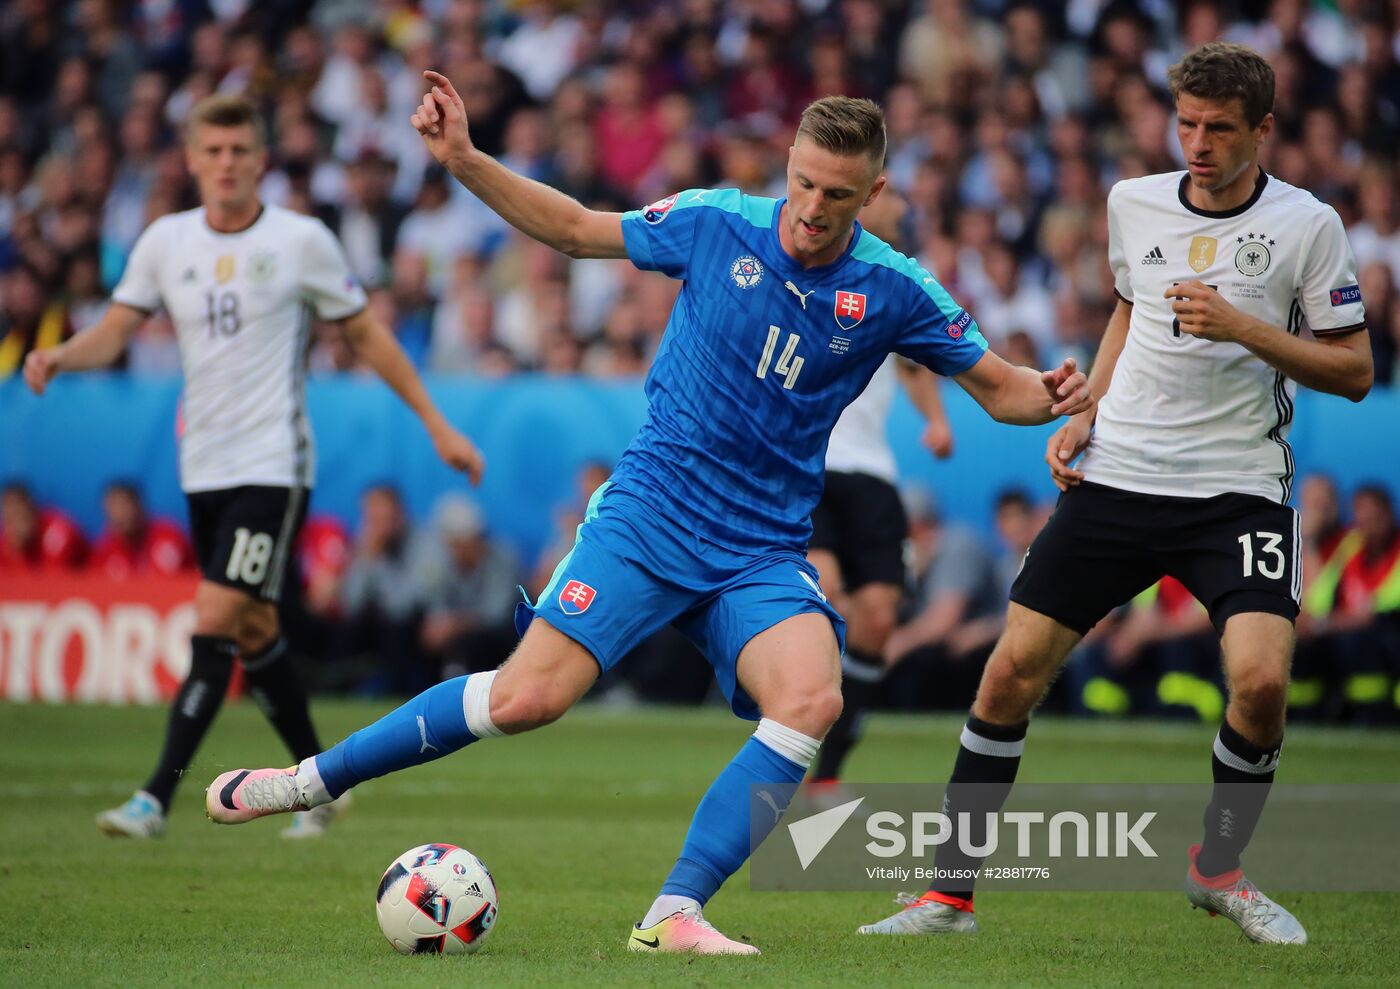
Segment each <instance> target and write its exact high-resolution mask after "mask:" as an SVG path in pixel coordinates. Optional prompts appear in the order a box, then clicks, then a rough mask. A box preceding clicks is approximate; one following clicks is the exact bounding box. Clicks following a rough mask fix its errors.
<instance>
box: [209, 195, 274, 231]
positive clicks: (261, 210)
mask: <svg viewBox="0 0 1400 989" xmlns="http://www.w3.org/2000/svg"><path fill="white" fill-rule="evenodd" d="M266 215H267V204H266V203H258V211H257V212H256V213H254V214H253V219H252V220H250V221H249V223H248V225H247V226H246V227H240V228H239V229H237V230H215V229H214V228H213V227H212V226H210V225H209V211H208V210H206V209H205V208H204V207H203V206H201V207H200V208H199V218H200V220H202V221H203V222H204V229H205V230H208V231H209V232H210V233H211V234H214V235H215V236H216V237H236V236H238V235H239V234H242V233H247V232H248V231H249V230H252V229H253V228H254V227H256V226H257V225H258V221H259V220H261V219H262V218H263V217H264V216H266Z"/></svg>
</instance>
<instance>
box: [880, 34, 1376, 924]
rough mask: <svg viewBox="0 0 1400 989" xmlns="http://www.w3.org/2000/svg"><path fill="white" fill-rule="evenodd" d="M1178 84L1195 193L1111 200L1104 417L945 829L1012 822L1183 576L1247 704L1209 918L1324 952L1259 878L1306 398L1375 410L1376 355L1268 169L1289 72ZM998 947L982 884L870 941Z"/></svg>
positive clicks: (1255, 70)
mask: <svg viewBox="0 0 1400 989" xmlns="http://www.w3.org/2000/svg"><path fill="white" fill-rule="evenodd" d="M1169 83H1170V87H1171V92H1172V96H1173V98H1174V99H1175V101H1176V110H1177V136H1178V137H1179V139H1180V141H1181V149H1182V152H1183V154H1184V155H1185V158H1186V162H1187V170H1186V171H1185V172H1173V173H1170V174H1165V175H1149V176H1146V177H1143V178H1138V179H1129V180H1126V181H1123V182H1119V183H1118V184H1117V185H1116V186H1115V187H1114V188H1113V191H1112V192H1111V193H1110V195H1109V200H1108V222H1109V264H1110V266H1111V267H1112V269H1113V276H1114V282H1115V287H1116V292H1117V295H1118V299H1119V301H1118V306H1117V309H1116V311H1115V312H1114V314H1113V317H1112V319H1111V320H1110V322H1109V324H1108V329H1107V331H1106V332H1105V334H1104V338H1103V342H1102V344H1101V346H1100V348H1099V355H1098V359H1097V361H1096V362H1095V364H1094V367H1093V373H1092V374H1091V376H1090V382H1091V386H1092V390H1093V393H1094V395H1096V396H1101V398H1100V400H1099V402H1098V404H1097V408H1095V409H1091V410H1089V411H1087V412H1084V413H1082V414H1080V415H1077V416H1075V417H1074V418H1073V419H1072V420H1071V421H1070V422H1069V423H1068V424H1067V425H1065V426H1063V427H1062V428H1061V429H1060V430H1058V431H1057V432H1056V433H1055V434H1054V436H1053V437H1052V438H1051V440H1050V443H1049V445H1048V448H1047V450H1046V461H1047V462H1048V463H1049V466H1050V471H1051V474H1052V475H1053V477H1054V480H1055V483H1056V485H1057V486H1058V487H1060V489H1061V490H1062V491H1064V494H1063V496H1062V497H1061V499H1060V503H1059V505H1058V507H1057V508H1056V510H1055V514H1054V516H1053V517H1052V518H1051V520H1050V522H1049V523H1048V524H1047V525H1046V527H1045V529H1044V531H1043V532H1042V533H1041V535H1040V537H1039V538H1038V539H1037V540H1036V542H1035V543H1034V544H1033V545H1032V547H1031V550H1030V553H1029V555H1028V556H1027V559H1026V562H1025V564H1024V566H1023V568H1022V571H1021V574H1020V576H1019V577H1018V578H1017V580H1016V583H1015V586H1014V587H1013V589H1012V595H1011V597H1012V604H1011V606H1010V610H1009V612H1008V615H1007V627H1006V631H1005V633H1004V634H1003V635H1002V638H1001V640H1000V642H998V644H997V646H996V650H995V652H994V653H993V654H992V657H991V659H990V660H989V661H988V663H987V667H986V670H985V671H984V673H983V676H982V683H981V687H980V688H979V690H978V693H977V699H976V701H975V702H974V703H973V706H972V713H971V717H970V718H969V719H968V722H967V726H966V727H965V728H964V729H963V733H962V744H961V746H960V748H959V750H958V757H957V761H956V763H955V764H954V768H953V775H952V780H951V782H950V784H949V791H948V804H947V806H946V807H945V809H946V810H948V811H949V813H950V816H952V815H955V814H961V813H963V812H967V813H968V814H970V815H971V816H970V817H969V818H967V820H969V821H971V822H984V821H985V820H986V818H985V816H984V815H985V814H986V813H988V812H992V811H996V810H998V809H999V807H1000V806H1001V802H1002V800H1004V799H1005V795H1006V794H1007V793H1008V792H1009V791H1010V789H1011V786H1012V783H1013V782H1014V780H1015V777H1016V770H1017V767H1018V764H1019V762H1020V758H1021V751H1022V748H1023V746H1024V744H1025V736H1026V727H1027V723H1028V719H1029V717H1030V714H1031V711H1032V709H1034V707H1035V705H1036V704H1037V703H1038V702H1039V701H1040V699H1041V697H1042V696H1043V695H1044V693H1045V690H1046V688H1047V686H1048V685H1049V683H1050V680H1051V679H1052V677H1053V676H1054V674H1055V672H1056V670H1058V669H1059V667H1060V664H1061V663H1062V662H1063V661H1064V658H1065V657H1066V656H1067V655H1068V653H1069V652H1070V650H1071V649H1072V648H1073V647H1074V645H1075V644H1076V643H1077V642H1078V641H1079V639H1080V638H1081V637H1082V636H1083V635H1084V633H1085V632H1087V631H1088V630H1089V629H1090V628H1092V627H1093V626H1094V624H1096V623H1097V622H1098V621H1099V619H1101V618H1102V617H1103V616H1104V615H1105V614H1107V613H1108V612H1109V611H1110V610H1111V609H1112V608H1114V607H1116V606H1117V605H1120V604H1122V603H1123V602H1125V601H1127V600H1129V599H1130V598H1132V597H1133V596H1134V595H1136V594H1137V593H1138V592H1139V591H1141V590H1143V589H1144V588H1146V587H1148V586H1150V585H1151V584H1153V583H1154V582H1156V581H1157V580H1158V579H1159V578H1160V577H1162V576H1163V575H1165V574H1170V575H1171V576H1174V577H1176V578H1177V579H1178V580H1180V581H1181V582H1182V583H1183V584H1185V585H1186V587H1187V588H1188V589H1189V590H1190V591H1191V592H1192V593H1193V594H1194V595H1195V596H1196V597H1197V599H1199V600H1200V602H1201V603H1202V604H1203V605H1205V607H1206V608H1207V609H1208V610H1209V611H1210V615H1211V619H1212V621H1213V623H1214V625H1215V627H1216V629H1217V631H1218V632H1219V633H1220V640H1221V647H1222V652H1223V655H1224V664H1225V673H1226V677H1227V681H1228V683H1229V688H1230V700H1229V706H1228V708H1227V710H1226V713H1225V721H1224V723H1223V724H1222V725H1221V726H1220V731H1219V734H1218V735H1217V736H1216V738H1215V742H1214V746H1213V752H1212V758H1211V764H1212V770H1213V777H1214V784H1215V786H1214V791H1213V793H1212V797H1211V801H1210V804H1209V806H1208V807H1207V809H1206V813H1205V820H1204V832H1205V834H1204V839H1203V841H1202V843H1201V845H1199V846H1192V847H1191V849H1190V850H1189V853H1188V857H1189V859H1190V864H1189V866H1188V871H1187V879H1186V895H1187V898H1188V900H1189V901H1190V903H1191V904H1192V906H1193V907H1201V908H1203V909H1205V910H1208V911H1210V912H1211V913H1213V914H1221V915H1224V916H1226V917H1229V918H1230V919H1231V920H1233V921H1234V922H1235V923H1236V924H1238V925H1239V927H1240V928H1241V930H1242V931H1243V932H1244V934H1245V936H1246V937H1248V938H1249V939H1250V940H1252V941H1256V942H1263V943H1272V944H1302V943H1305V942H1306V941H1307V934H1306V933H1305V932H1304V930H1303V927H1302V925H1301V924H1300V923H1299V922H1298V921H1297V919H1296V918H1294V917H1293V915H1292V914H1290V913H1289V912H1288V911H1287V910H1285V909H1284V908H1283V907H1282V906H1280V905H1279V904H1277V903H1275V902H1274V901H1273V900H1271V899H1269V898H1268V897H1267V896H1265V895H1264V894H1263V893H1261V892H1260V891H1259V890H1258V889H1257V888H1256V887H1255V886H1254V884H1253V883H1251V882H1250V881H1249V880H1248V879H1247V878H1245V876H1244V873H1243V872H1242V871H1241V868H1240V855H1241V852H1242V851H1243V850H1244V848H1245V846H1246V844H1248V842H1249V839H1250V837H1251V835H1252V834H1253V832H1254V828H1255V825H1256V824H1257V822H1258V820H1259V816H1260V814H1261V812H1262V811H1263V806H1264V801H1265V799H1266V797H1267V795H1268V791H1269V784H1270V783H1271V782H1272V780H1273V777H1274V772H1275V769H1276V768H1277V766H1278V761H1279V750H1280V746H1281V745H1282V742H1283V721H1284V698H1285V694H1286V691H1287V687H1288V669H1289V662H1290V659H1291V657H1292V654H1293V644H1294V631H1293V622H1294V619H1295V618H1296V616H1297V613H1298V591H1299V579H1300V574H1299V561H1298V557H1299V546H1298V542H1299V540H1298V519H1297V514H1296V513H1295V512H1294V511H1293V510H1292V509H1291V508H1289V507H1288V498H1289V494H1290V490H1291V487H1292V482H1293V455H1292V453H1291V451H1290V450H1289V447H1288V440H1287V433H1288V426H1289V422H1290V420H1291V419H1292V416H1293V392H1294V387H1295V382H1296V383H1301V384H1303V385H1306V386H1307V387H1309V388H1312V389H1314V390H1317V391H1322V392H1329V393H1332V394H1336V395H1344V396H1346V397H1347V398H1349V399H1351V400H1352V401H1360V400H1361V399H1362V398H1363V397H1364V396H1365V395H1366V393H1367V391H1369V390H1370V387H1371V380H1372V368H1371V350H1370V344H1369V341H1368V339H1367V334H1366V333H1365V332H1363V331H1364V330H1365V313H1364V311H1363V309H1362V304H1361V291H1360V289H1359V288H1358V287H1357V278H1356V265H1355V261H1354V260H1353V258H1352V253H1351V249H1350V248H1349V246H1348V245H1347V240H1346V234H1345V232H1344V230H1343V227H1342V223H1341V220H1340V219H1339V218H1338V216H1337V214H1336V212H1334V211H1333V210H1332V208H1331V207H1329V206H1327V205H1325V204H1323V203H1320V202H1318V201H1317V200H1316V199H1314V198H1313V196H1312V195H1310V194H1309V193H1307V192H1305V191H1303V190H1302V189H1296V188H1294V187H1292V186H1290V185H1288V184H1286V183H1284V182H1280V181H1279V180H1278V179H1276V178H1274V177H1273V176H1270V175H1268V174H1266V173H1265V172H1264V171H1263V169H1262V168H1261V167H1260V166H1259V152H1260V148H1261V146H1262V145H1263V143H1264V142H1265V140H1266V139H1267V138H1268V136H1269V132H1270V130H1271V128H1272V125H1273V115H1272V113H1271V112H1270V110H1271V108H1272V106H1273V94H1274V77H1273V71H1272V70H1271V69H1270V68H1269V64H1268V62H1266V61H1264V59H1263V58H1261V57H1260V56H1259V55H1258V54H1256V53H1255V52H1253V51H1251V50H1250V49H1248V48H1245V47H1242V46H1240V45H1233V44H1225V43H1220V42H1212V43H1209V44H1206V45H1202V46H1201V47H1199V48H1197V49H1195V50H1193V51H1192V52H1190V53H1189V54H1187V55H1186V56H1185V57H1184V58H1183V59H1182V61H1181V62H1180V63H1178V64H1177V65H1175V66H1173V67H1172V69H1171V72H1170V75H1169ZM1304 323H1306V325H1307V327H1308V328H1309V330H1310V336H1311V339H1309V338H1308V337H1305V336H1303V335H1302V334H1301V332H1300V331H1301V330H1302V327H1303V325H1304ZM1081 453H1083V454H1084V457H1083V460H1082V461H1081V462H1080V464H1079V466H1078V469H1076V468H1074V467H1073V466H1072V464H1073V462H1074V460H1075V458H1076V457H1078V456H1079V455H1080V454H1081ZM1067 577H1068V578H1070V579H1066V578H1067ZM961 784H982V786H981V787H980V788H979V787H964V786H960V785H961ZM973 791H976V792H975V794H974V792H973ZM954 820H955V821H956V820H957V817H954ZM968 831H969V835H961V836H956V837H958V838H960V839H969V847H979V845H980V842H981V840H982V837H983V832H984V831H985V828H984V827H978V826H976V823H974V824H973V826H970V827H969V828H968ZM958 844H959V841H956V840H952V839H950V840H949V841H948V842H947V843H945V844H943V845H942V846H940V847H939V850H938V853H937V856H936V866H937V867H938V868H939V869H940V870H962V869H967V868H975V867H976V866H977V865H978V864H979V863H980V861H981V860H980V859H976V858H971V857H969V856H966V855H964V854H962V852H961V851H960V849H959V848H958ZM958 874H965V875H966V874H971V873H961V872H959V873H958ZM976 929H977V924H976V921H975V920H974V919H973V913H972V883H971V882H969V881H967V880H962V881H948V882H943V881H939V882H936V883H935V885H934V886H933V888H932V889H930V890H929V892H928V893H926V894H924V895H923V896H922V897H919V898H918V899H911V900H910V901H908V903H907V905H906V908H905V909H904V910H903V911H901V912H900V913H897V914H895V915H894V916H892V917H889V918H887V919H885V920H883V921H880V922H878V923H876V924H871V925H867V926H865V927H862V928H861V931H862V933H872V934H903V933H932V932H936V931H972V930H976Z"/></svg>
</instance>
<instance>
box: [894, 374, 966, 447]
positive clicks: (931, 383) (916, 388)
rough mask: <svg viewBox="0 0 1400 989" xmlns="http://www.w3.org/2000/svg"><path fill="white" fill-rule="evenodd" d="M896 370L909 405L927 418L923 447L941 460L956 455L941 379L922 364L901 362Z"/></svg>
mask: <svg viewBox="0 0 1400 989" xmlns="http://www.w3.org/2000/svg"><path fill="white" fill-rule="evenodd" d="M895 367H896V369H897V370H898V372H899V380H900V383H901V384H903V385H904V391H905V392H906V393H907V394H908V395H909V401H911V402H912V403H914V408H916V409H918V410H919V414H920V415H921V416H923V417H924V435H923V443H924V446H925V447H927V448H928V451H929V453H932V454H933V455H934V456H935V457H937V458H938V459H939V460H945V459H947V458H948V457H950V456H952V455H953V429H952V426H950V425H949V423H948V414H947V413H946V412H945V411H944V410H943V396H942V394H940V393H939V390H938V375H936V374H934V373H933V372H932V371H930V370H929V369H928V368H926V367H924V366H923V365H922V364H915V363H914V362H913V361H907V360H904V359H903V358H900V359H899V360H898V361H897V362H896V363H895Z"/></svg>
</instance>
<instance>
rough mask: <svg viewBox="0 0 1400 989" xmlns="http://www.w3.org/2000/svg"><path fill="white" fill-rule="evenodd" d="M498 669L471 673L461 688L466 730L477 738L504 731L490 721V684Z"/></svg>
mask: <svg viewBox="0 0 1400 989" xmlns="http://www.w3.org/2000/svg"><path fill="white" fill-rule="evenodd" d="M498 672H499V671H498V670H492V671H491V672H489V673H473V674H472V675H471V676H469V677H467V685H466V686H465V687H463V688H462V713H463V714H465V715H466V716H467V731H469V732H471V733H472V734H473V735H475V736H476V737H477V738H479V739H480V738H499V737H500V736H502V735H504V734H505V732H503V731H501V729H499V728H497V727H496V725H495V724H494V723H493V722H492V721H491V685H492V684H493V683H495V682H496V674H497V673H498Z"/></svg>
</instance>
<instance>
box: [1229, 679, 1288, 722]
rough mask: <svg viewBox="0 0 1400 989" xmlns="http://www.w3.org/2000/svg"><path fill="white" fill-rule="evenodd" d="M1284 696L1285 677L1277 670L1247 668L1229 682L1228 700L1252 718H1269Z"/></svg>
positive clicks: (1279, 710) (1282, 704) (1274, 715)
mask: <svg viewBox="0 0 1400 989" xmlns="http://www.w3.org/2000/svg"><path fill="white" fill-rule="evenodd" d="M1287 699H1288V678H1287V677H1286V676H1285V675H1284V674H1283V673H1282V672H1280V671H1278V670H1264V669H1261V670H1249V671H1247V672H1245V673H1244V674H1242V675H1241V674H1237V675H1236V676H1235V678H1234V681H1233V683H1232V684H1231V685H1230V700H1231V702H1232V704H1233V705H1234V706H1235V707H1237V708H1238V709H1239V710H1240V713H1242V714H1243V715H1244V716H1245V717H1246V718H1248V719H1249V720H1250V721H1254V722H1265V721H1270V722H1271V721H1273V720H1275V719H1276V718H1277V717H1278V716H1279V715H1280V714H1282V712H1283V710H1284V707H1285V705H1286V704H1287Z"/></svg>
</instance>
